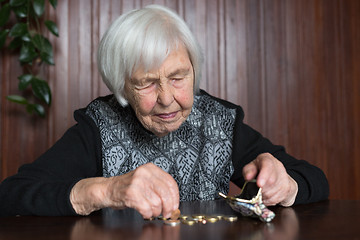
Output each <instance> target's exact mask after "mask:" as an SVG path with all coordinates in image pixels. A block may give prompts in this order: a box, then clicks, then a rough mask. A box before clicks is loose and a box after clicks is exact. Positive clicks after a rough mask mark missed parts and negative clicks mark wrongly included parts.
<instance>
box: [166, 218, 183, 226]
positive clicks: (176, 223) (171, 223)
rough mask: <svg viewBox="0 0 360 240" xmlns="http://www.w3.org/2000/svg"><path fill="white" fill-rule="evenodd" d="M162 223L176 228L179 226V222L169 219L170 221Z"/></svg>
mask: <svg viewBox="0 0 360 240" xmlns="http://www.w3.org/2000/svg"><path fill="white" fill-rule="evenodd" d="M164 223H165V224H166V225H170V226H177V225H179V224H180V220H172V219H170V220H164Z"/></svg>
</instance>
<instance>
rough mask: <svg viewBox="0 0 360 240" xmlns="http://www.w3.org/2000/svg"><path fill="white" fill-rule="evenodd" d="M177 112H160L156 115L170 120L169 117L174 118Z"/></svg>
mask: <svg viewBox="0 0 360 240" xmlns="http://www.w3.org/2000/svg"><path fill="white" fill-rule="evenodd" d="M177 113H178V112H171V113H160V114H156V116H157V117H158V118H161V119H163V120H169V119H173V118H174V117H175V116H176V114H177Z"/></svg>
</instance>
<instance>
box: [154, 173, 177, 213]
mask: <svg viewBox="0 0 360 240" xmlns="http://www.w3.org/2000/svg"><path fill="white" fill-rule="evenodd" d="M156 192H157V194H158V195H159V196H160V198H161V201H162V213H163V216H164V217H166V218H168V217H170V215H171V213H172V212H173V211H174V210H175V209H177V208H178V207H179V190H178V186H177V183H176V182H175V180H174V179H173V178H172V177H171V176H170V175H169V174H167V173H166V174H164V176H163V177H161V178H160V179H159V181H158V185H157V189H156Z"/></svg>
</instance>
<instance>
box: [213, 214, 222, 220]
mask: <svg viewBox="0 0 360 240" xmlns="http://www.w3.org/2000/svg"><path fill="white" fill-rule="evenodd" d="M215 216H216V217H217V218H218V219H219V220H223V219H224V215H223V214H216V215H215Z"/></svg>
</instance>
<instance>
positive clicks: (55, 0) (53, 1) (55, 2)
mask: <svg viewBox="0 0 360 240" xmlns="http://www.w3.org/2000/svg"><path fill="white" fill-rule="evenodd" d="M49 2H50V4H51V6H53V8H56V6H57V0H49Z"/></svg>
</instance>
